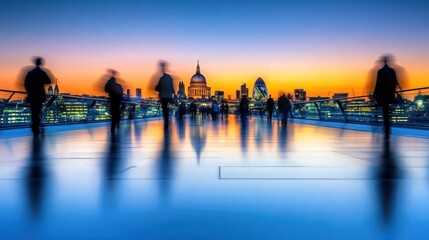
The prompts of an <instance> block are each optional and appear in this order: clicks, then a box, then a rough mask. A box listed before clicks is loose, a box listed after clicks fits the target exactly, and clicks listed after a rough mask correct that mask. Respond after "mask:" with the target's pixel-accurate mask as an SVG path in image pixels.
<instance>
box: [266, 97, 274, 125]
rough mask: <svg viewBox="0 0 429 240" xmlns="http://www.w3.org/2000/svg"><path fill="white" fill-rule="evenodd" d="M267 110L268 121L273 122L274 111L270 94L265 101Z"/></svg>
mask: <svg viewBox="0 0 429 240" xmlns="http://www.w3.org/2000/svg"><path fill="white" fill-rule="evenodd" d="M267 110H268V121H269V122H271V120H273V111H274V99H273V98H272V97H271V94H270V96H269V98H268V100H267Z"/></svg>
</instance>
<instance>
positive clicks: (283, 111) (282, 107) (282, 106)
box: [277, 93, 291, 126]
mask: <svg viewBox="0 0 429 240" xmlns="http://www.w3.org/2000/svg"><path fill="white" fill-rule="evenodd" d="M277 104H278V108H279V113H280V116H281V119H282V126H286V125H287V117H288V112H289V109H290V107H291V104H290V100H289V99H288V98H287V97H286V94H284V93H282V94H280V97H279V99H278V101H277Z"/></svg>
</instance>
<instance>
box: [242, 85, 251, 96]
mask: <svg viewBox="0 0 429 240" xmlns="http://www.w3.org/2000/svg"><path fill="white" fill-rule="evenodd" d="M243 95H246V96H247V97H249V88H247V87H246V83H243V85H241V96H240V97H242V96H243Z"/></svg>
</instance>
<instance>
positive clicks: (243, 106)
mask: <svg viewBox="0 0 429 240" xmlns="http://www.w3.org/2000/svg"><path fill="white" fill-rule="evenodd" d="M248 115H249V100H248V99H247V96H246V95H243V96H242V97H241V100H240V116H241V119H247V116H248Z"/></svg>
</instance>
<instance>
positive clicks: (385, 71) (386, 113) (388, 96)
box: [373, 56, 399, 139]
mask: <svg viewBox="0 0 429 240" xmlns="http://www.w3.org/2000/svg"><path fill="white" fill-rule="evenodd" d="M381 59H382V61H383V62H384V66H383V67H382V68H380V69H379V70H378V72H377V79H376V83H375V88H374V94H373V98H374V100H375V101H376V102H377V105H378V106H380V107H381V109H382V112H383V122H384V138H386V139H387V138H389V137H390V104H392V103H394V101H395V92H396V87H397V86H398V87H399V83H398V79H397V78H396V72H395V70H394V69H393V68H391V67H390V66H389V65H388V64H389V61H390V57H389V56H383V57H382V58H381Z"/></svg>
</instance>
